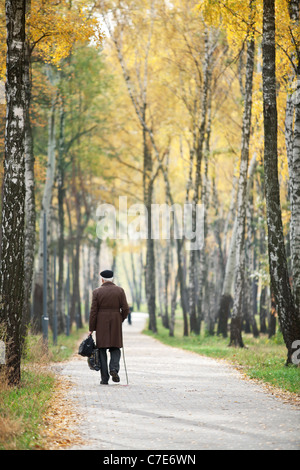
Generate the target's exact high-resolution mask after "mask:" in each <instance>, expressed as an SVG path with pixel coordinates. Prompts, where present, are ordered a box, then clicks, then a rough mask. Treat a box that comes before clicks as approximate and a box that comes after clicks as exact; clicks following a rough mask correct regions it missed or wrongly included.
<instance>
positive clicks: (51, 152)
mask: <svg viewBox="0 0 300 470" xmlns="http://www.w3.org/2000/svg"><path fill="white" fill-rule="evenodd" d="M55 110H56V95H55V96H53V97H52V105H51V110H50V112H49V118H48V162H47V172H46V183H45V187H44V193H43V200H42V209H41V213H40V229H39V249H38V269H37V272H36V274H35V285H34V294H33V295H34V298H33V325H32V326H33V330H34V331H38V332H40V331H41V327H42V323H41V319H42V312H43V268H44V265H43V263H44V261H43V260H44V251H43V243H44V235H43V220H44V213H45V214H46V221H47V229H49V223H50V220H49V216H50V206H51V200H52V190H53V184H54V176H55V148H56V139H55Z"/></svg>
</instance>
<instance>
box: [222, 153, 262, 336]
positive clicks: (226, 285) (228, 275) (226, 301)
mask: <svg viewBox="0 0 300 470" xmlns="http://www.w3.org/2000/svg"><path fill="white" fill-rule="evenodd" d="M256 159H257V154H256V153H255V154H254V155H253V157H252V159H251V162H250V165H249V172H248V182H247V192H246V200H245V203H246V204H247V200H248V197H249V191H250V186H251V181H252V178H253V175H254V171H255V169H256V165H257V160H256ZM236 237H237V216H236V217H235V221H234V225H233V229H232V235H231V240H230V247H229V253H228V256H227V261H226V268H225V276H224V281H223V289H222V295H221V299H220V306H219V313H218V317H219V319H218V334H222V336H223V337H224V338H227V321H228V317H229V312H230V306H231V304H232V296H231V290H232V283H233V279H234V272H235V266H236V259H237V255H236V251H237V243H236Z"/></svg>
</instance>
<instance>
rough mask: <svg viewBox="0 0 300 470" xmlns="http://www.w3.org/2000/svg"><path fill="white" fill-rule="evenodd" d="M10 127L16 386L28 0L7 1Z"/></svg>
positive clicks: (8, 276) (8, 245)
mask: <svg viewBox="0 0 300 470" xmlns="http://www.w3.org/2000/svg"><path fill="white" fill-rule="evenodd" d="M5 8H6V28H7V59H6V102H7V110H6V129H5V161H4V180H3V200H2V234H1V235H2V237H1V274H0V296H1V303H0V323H1V324H2V325H3V326H4V330H5V331H4V334H5V342H6V366H7V374H8V380H9V383H11V384H18V383H19V382H20V376H21V373H20V346H21V345H20V331H21V321H22V312H23V299H24V283H23V282H24V207H25V178H24V174H25V160H24V151H25V114H26V96H25V84H24V67H25V11H26V0H6V3H5Z"/></svg>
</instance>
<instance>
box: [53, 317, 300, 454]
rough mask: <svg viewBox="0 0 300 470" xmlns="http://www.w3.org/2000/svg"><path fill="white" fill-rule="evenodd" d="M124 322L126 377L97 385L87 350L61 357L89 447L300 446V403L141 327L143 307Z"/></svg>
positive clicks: (232, 447)
mask: <svg viewBox="0 0 300 470" xmlns="http://www.w3.org/2000/svg"><path fill="white" fill-rule="evenodd" d="M132 316H133V322H132V325H128V323H127V322H125V323H124V324H123V331H124V347H125V359H126V364H127V372H128V378H129V385H128V386H127V385H126V375H125V370H124V365H123V359H122V358H121V370H120V377H121V382H120V383H119V384H115V383H113V382H110V384H109V385H108V386H100V385H99V372H94V371H91V370H90V369H89V368H88V366H87V362H86V359H85V358H81V357H80V356H78V358H77V357H75V358H74V359H72V360H71V361H69V362H67V363H65V364H63V366H62V368H61V371H60V373H61V374H62V375H63V376H64V377H67V378H68V379H69V380H70V381H71V382H72V384H73V386H72V387H71V388H70V390H69V392H68V393H69V396H70V398H71V399H72V400H74V401H75V403H76V404H77V405H76V406H77V409H78V411H80V413H81V415H82V420H81V422H80V432H81V435H82V439H83V442H84V444H83V445H78V446H74V447H73V449H92V450H177V451H180V450H196V449H197V450H202V449H210V450H211V449H225V450H227V449H234V450H238V449H270V450H273V449H285V450H290V449H297V450H299V449H300V410H299V408H298V409H297V408H296V407H295V406H293V405H292V404H288V403H284V402H283V401H282V400H280V399H279V398H276V397H275V396H273V395H272V394H269V393H267V392H266V391H265V389H264V388H262V387H260V386H259V385H257V384H256V383H254V382H251V381H249V380H245V379H243V378H242V376H241V374H240V373H239V372H238V371H236V370H235V369H234V368H233V367H231V366H228V365H224V363H223V362H221V361H215V360H213V359H210V358H206V357H202V356H199V355H197V354H194V353H190V352H187V351H181V350H179V349H175V348H171V347H168V346H166V345H163V344H161V343H160V342H159V341H157V340H155V339H153V338H151V337H148V336H145V335H142V334H141V330H142V328H143V327H144V324H145V320H146V318H145V315H143V314H138V313H136V314H135V313H133V315H132Z"/></svg>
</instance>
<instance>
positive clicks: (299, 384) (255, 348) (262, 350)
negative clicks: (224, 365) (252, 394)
mask: <svg viewBox="0 0 300 470" xmlns="http://www.w3.org/2000/svg"><path fill="white" fill-rule="evenodd" d="M182 331H183V326H182V321H181V319H179V318H178V319H176V328H175V336H174V337H170V336H169V330H168V329H166V328H164V327H163V326H162V324H161V321H160V319H158V333H157V334H153V333H152V332H150V331H149V330H145V331H144V333H145V334H148V335H150V336H153V337H155V338H156V339H158V340H159V341H161V342H163V343H165V344H168V345H170V346H173V347H176V348H182V349H186V350H188V351H193V352H195V353H197V354H201V355H204V356H209V357H213V358H216V359H224V360H227V361H229V362H230V363H231V364H233V365H235V366H237V367H238V368H239V369H242V370H243V372H244V373H245V374H246V375H247V376H249V377H250V378H253V379H258V380H261V381H263V382H265V383H268V384H271V385H272V386H275V387H278V388H280V389H281V390H283V391H287V392H291V393H296V394H299V395H300V367H296V366H289V367H286V366H285V360H286V347H285V345H284V343H283V340H282V337H281V334H280V333H278V334H277V335H276V336H274V337H273V338H271V339H268V337H267V336H266V335H261V336H260V337H259V338H253V336H252V335H249V334H244V335H243V339H244V343H245V346H246V348H243V349H241V348H232V347H228V343H229V339H226V338H225V339H224V338H223V337H219V336H208V335H206V334H205V332H204V327H202V333H201V334H200V335H199V336H195V335H191V336H188V337H183V334H182Z"/></svg>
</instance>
